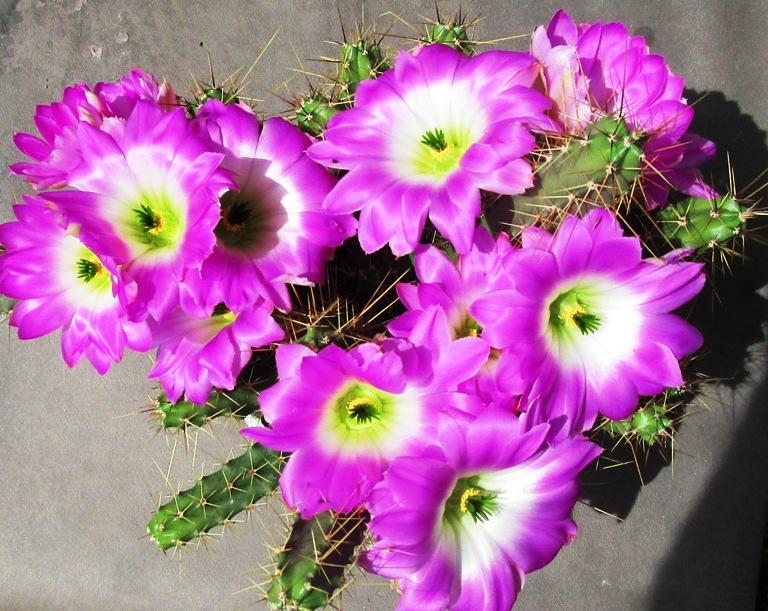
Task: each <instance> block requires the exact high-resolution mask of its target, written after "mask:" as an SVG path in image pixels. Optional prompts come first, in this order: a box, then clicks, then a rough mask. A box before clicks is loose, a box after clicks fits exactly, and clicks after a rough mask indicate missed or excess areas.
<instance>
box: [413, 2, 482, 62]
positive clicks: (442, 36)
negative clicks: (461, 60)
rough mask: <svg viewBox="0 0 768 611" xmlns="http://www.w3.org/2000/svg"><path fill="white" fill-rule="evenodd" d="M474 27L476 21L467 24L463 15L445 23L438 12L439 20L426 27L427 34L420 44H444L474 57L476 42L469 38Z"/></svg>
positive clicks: (453, 17)
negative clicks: (471, 28) (470, 29)
mask: <svg viewBox="0 0 768 611" xmlns="http://www.w3.org/2000/svg"><path fill="white" fill-rule="evenodd" d="M472 25H474V21H472V22H470V23H467V22H465V21H464V17H463V16H462V14H461V13H459V14H458V15H455V16H452V17H449V18H448V19H447V20H445V21H443V20H442V19H441V17H440V13H439V12H438V14H437V20H436V21H434V22H432V23H429V24H428V25H427V26H426V33H425V34H424V36H423V37H422V38H421V40H420V42H421V43H422V44H425V45H431V44H435V43H439V44H444V45H448V46H449V47H453V48H454V49H456V50H457V51H460V52H461V53H464V54H465V55H474V53H475V41H474V40H471V39H470V38H469V28H470V27H472Z"/></svg>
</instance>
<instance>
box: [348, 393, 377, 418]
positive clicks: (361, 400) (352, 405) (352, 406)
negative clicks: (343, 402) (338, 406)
mask: <svg viewBox="0 0 768 611" xmlns="http://www.w3.org/2000/svg"><path fill="white" fill-rule="evenodd" d="M361 405H364V406H366V407H373V402H372V401H371V400H370V399H366V398H365V397H358V398H357V399H352V400H351V401H350V402H349V403H347V411H348V412H349V413H350V414H354V413H355V411H356V410H357V408H358V407H360V406H361Z"/></svg>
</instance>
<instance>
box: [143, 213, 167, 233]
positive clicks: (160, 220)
mask: <svg viewBox="0 0 768 611" xmlns="http://www.w3.org/2000/svg"><path fill="white" fill-rule="evenodd" d="M155 216H156V217H157V225H155V226H154V227H152V229H148V230H147V233H151V234H152V235H158V234H159V233H160V232H162V231H163V229H165V223H164V222H163V217H162V216H161V215H160V213H159V212H155Z"/></svg>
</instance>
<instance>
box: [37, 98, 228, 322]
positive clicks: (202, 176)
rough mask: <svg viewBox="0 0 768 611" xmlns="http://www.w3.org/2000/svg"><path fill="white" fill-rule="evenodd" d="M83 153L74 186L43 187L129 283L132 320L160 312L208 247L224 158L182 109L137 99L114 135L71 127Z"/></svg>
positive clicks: (174, 299) (224, 181) (224, 185)
mask: <svg viewBox="0 0 768 611" xmlns="http://www.w3.org/2000/svg"><path fill="white" fill-rule="evenodd" d="M78 138H79V141H80V144H81V147H82V154H83V160H82V163H80V164H79V165H78V166H77V167H76V168H75V169H74V170H72V171H71V172H70V173H69V179H68V182H69V184H70V186H72V187H74V188H75V189H79V190H72V191H61V192H54V193H46V194H45V195H44V197H45V199H47V200H49V201H52V202H54V203H55V204H56V205H58V206H59V207H60V209H61V210H62V212H63V214H64V216H65V217H66V218H67V220H68V221H69V222H71V223H78V224H80V225H81V238H82V239H83V241H84V242H85V243H86V244H88V245H89V247H91V248H92V249H93V250H94V251H97V252H103V253H108V254H109V255H110V256H111V257H113V258H114V260H115V262H116V263H117V264H118V265H120V266H121V274H123V275H125V276H127V277H128V278H130V279H131V280H132V281H133V282H135V284H136V294H135V295H134V296H132V301H131V303H129V304H128V308H129V314H130V315H131V316H132V317H133V318H134V319H135V320H139V319H141V318H142V317H144V316H146V313H147V312H149V314H151V316H152V317H153V318H155V319H156V320H161V319H162V318H163V317H165V316H166V315H167V314H168V313H169V312H170V311H171V310H172V309H173V308H174V307H176V305H177V304H178V302H179V286H180V283H181V282H182V280H183V279H184V276H185V274H187V273H190V272H197V271H198V270H199V269H200V267H201V266H202V263H203V260H204V259H205V258H207V257H208V256H209V255H210V254H211V251H212V250H213V246H214V243H215V241H216V238H215V235H214V232H213V230H214V227H215V226H216V224H217V223H218V221H219V217H220V213H219V196H220V195H222V194H223V193H224V192H225V191H226V190H227V189H229V188H230V187H231V186H232V182H231V180H230V178H229V174H228V173H227V172H226V171H225V170H222V169H221V168H220V167H219V164H220V163H221V160H222V158H223V156H222V155H221V154H220V153H215V152H212V150H211V146H212V144H211V143H210V142H209V141H208V140H206V139H203V138H200V137H199V136H198V135H197V134H196V133H195V130H194V128H193V127H192V125H191V124H190V122H189V121H188V120H187V119H186V117H185V116H184V111H183V110H182V109H177V110H175V111H173V112H170V113H165V112H163V111H162V110H161V109H160V108H159V107H158V106H157V104H154V103H152V102H147V101H139V102H138V103H137V104H136V107H135V108H134V110H133V112H132V113H131V116H130V117H129V118H128V120H127V121H126V123H125V129H124V131H123V133H122V134H120V136H112V135H110V134H107V133H105V132H104V131H101V130H98V129H96V128H95V127H92V126H91V125H89V124H87V123H81V124H80V125H79V127H78Z"/></svg>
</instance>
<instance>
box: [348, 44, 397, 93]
mask: <svg viewBox="0 0 768 611" xmlns="http://www.w3.org/2000/svg"><path fill="white" fill-rule="evenodd" d="M386 70H389V64H388V63H387V58H386V55H385V54H384V52H383V51H382V50H381V47H379V45H378V44H376V43H374V42H368V41H367V40H363V39H360V40H358V41H357V42H356V43H355V44H349V43H346V42H345V43H343V44H342V45H341V57H340V59H339V76H338V82H339V88H340V93H339V99H340V100H341V101H342V102H344V103H347V104H351V103H352V100H353V98H354V94H355V91H357V86H358V85H359V84H360V83H361V82H362V81H365V80H368V79H372V78H376V77H378V76H379V75H380V74H382V73H383V72H385V71H386Z"/></svg>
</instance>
